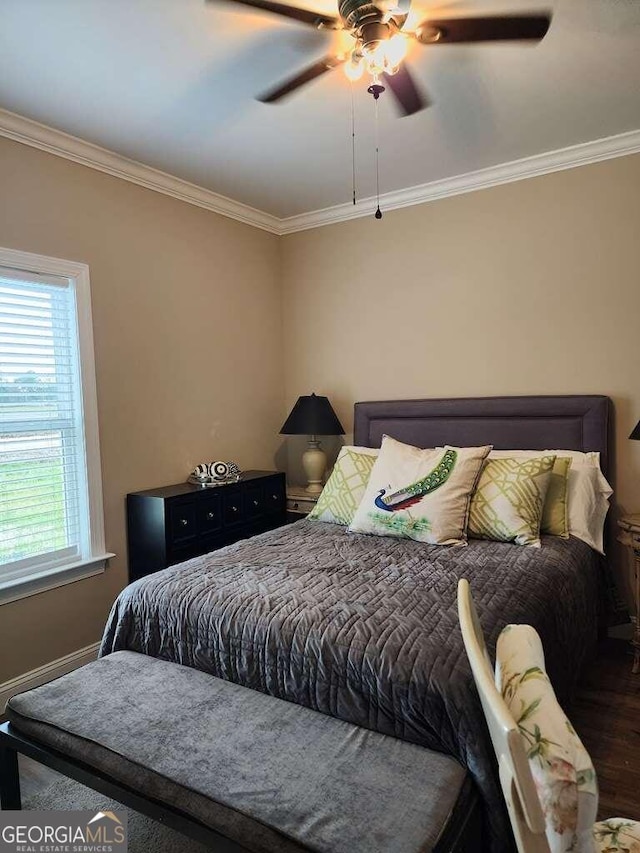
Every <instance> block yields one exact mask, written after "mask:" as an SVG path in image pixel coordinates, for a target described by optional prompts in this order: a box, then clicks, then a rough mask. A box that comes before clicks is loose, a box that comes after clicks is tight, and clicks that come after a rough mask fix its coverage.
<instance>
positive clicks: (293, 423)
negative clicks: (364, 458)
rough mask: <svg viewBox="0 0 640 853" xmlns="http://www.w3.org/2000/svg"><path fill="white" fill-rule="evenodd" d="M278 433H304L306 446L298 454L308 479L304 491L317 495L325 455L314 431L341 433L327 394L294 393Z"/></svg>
mask: <svg viewBox="0 0 640 853" xmlns="http://www.w3.org/2000/svg"><path fill="white" fill-rule="evenodd" d="M280 434H281V435H308V436H309V446H308V448H307V450H305V452H304V453H303V454H302V467H303V468H304V473H305V474H306V476H307V480H308V481H309V482H308V484H307V487H306V491H307V492H309V493H310V494H312V495H319V494H320V492H321V491H322V486H323V480H324V472H325V470H326V467H327V455H326V453H325V452H324V450H323V449H322V448H321V447H320V442H319V441H318V439H317V436H318V435H344V430H343V429H342V424H341V423H340V421H339V420H338V417H337V415H336V413H335V412H334V411H333V408H332V407H331V403H330V402H329V399H328V397H318V396H316V395H315V394H310V395H307V396H304V397H298V402H297V403H296V404H295V406H294V407H293V409H291V413H290V415H289V417H288V418H287V419H286V421H285V422H284V425H283V427H282V429H281V430H280Z"/></svg>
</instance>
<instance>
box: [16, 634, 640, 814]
mask: <svg viewBox="0 0 640 853" xmlns="http://www.w3.org/2000/svg"><path fill="white" fill-rule="evenodd" d="M631 663H632V659H631V657H630V655H629V645H628V643H626V642H624V641H622V640H607V641H606V642H605V643H603V644H602V645H601V646H600V648H599V650H598V656H597V659H596V660H595V661H594V663H593V665H592V666H591V667H590V668H589V670H588V671H587V672H585V674H584V675H583V678H582V681H581V685H580V688H579V690H578V693H577V696H576V699H575V701H574V703H573V705H572V707H571V708H570V709H569V716H570V717H571V721H572V723H573V725H574V727H575V728H576V731H577V732H578V734H579V735H580V737H581V738H582V740H583V742H584V745H585V746H586V748H587V750H588V751H589V753H590V754H591V757H592V759H593V763H594V765H595V767H596V771H597V773H598V781H599V784H600V814H599V818H600V819H604V818H607V817H626V818H633V819H636V820H640V674H638V675H632V674H631ZM21 776H22V790H23V796H24V797H25V798H26V797H28V795H29V793H30V792H36V791H38V790H41V789H42V788H43V787H45V786H46V785H48V784H50V782H51V781H52V780H53V779H54V778H55V777H56V776H57V774H56V773H54V771H52V770H48V769H47V768H46V767H41V766H40V765H37V764H35V763H34V762H33V761H30V760H29V759H24V758H21Z"/></svg>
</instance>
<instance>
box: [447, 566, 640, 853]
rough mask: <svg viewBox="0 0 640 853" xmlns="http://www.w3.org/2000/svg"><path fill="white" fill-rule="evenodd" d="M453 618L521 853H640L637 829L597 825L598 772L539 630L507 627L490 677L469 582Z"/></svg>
mask: <svg viewBox="0 0 640 853" xmlns="http://www.w3.org/2000/svg"><path fill="white" fill-rule="evenodd" d="M458 615H459V618H460V628H461V630H462V638H463V640H464V645H465V649H466V651H467V656H468V658H469V663H470V664H471V670H472V672H473V678H474V681H475V683H476V686H477V688H478V692H479V694H480V700H481V702H482V707H483V710H484V714H485V717H486V719H487V723H488V726H489V732H490V734H491V740H492V742H493V747H494V750H495V753H496V757H497V759H498V766H499V772H500V784H501V786H502V791H503V794H504V797H505V801H506V803H507V808H508V810H509V817H510V819H511V826H512V828H513V834H514V836H515V840H516V845H517V847H518V850H519V851H520V853H640V823H637V822H635V821H633V820H626V819H624V818H619V817H616V818H610V819H609V820H605V821H600V822H599V823H596V815H597V811H598V783H597V779H596V773H595V770H594V768H593V764H592V763H591V759H590V758H589V754H588V752H587V751H586V749H585V748H584V746H583V745H582V743H581V741H580V739H579V737H578V736H577V734H576V733H575V731H574V729H573V727H572V725H571V723H570V722H569V720H568V719H567V717H566V716H565V714H564V711H563V710H562V708H561V707H560V705H559V703H558V700H557V699H556V695H555V693H554V691H553V687H552V685H551V682H550V681H549V678H548V676H547V673H546V669H545V661H544V653H543V650H542V643H541V642H540V637H539V636H538V634H537V633H536V631H535V630H534V629H533V628H532V627H530V626H529V625H507V627H506V628H505V629H504V630H503V631H502V633H501V634H500V637H499V638H498V643H497V647H496V669H495V675H494V672H493V668H492V666H491V661H490V659H489V655H488V653H487V649H486V646H485V643H484V637H483V634H482V628H481V626H480V622H479V620H478V615H477V613H476V610H475V607H474V604H473V600H472V598H471V591H470V588H469V584H468V582H467V581H466V580H461V581H460V582H459V584H458Z"/></svg>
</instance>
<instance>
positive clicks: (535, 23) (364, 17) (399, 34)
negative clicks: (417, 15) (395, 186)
mask: <svg viewBox="0 0 640 853" xmlns="http://www.w3.org/2000/svg"><path fill="white" fill-rule="evenodd" d="M207 2H217V0H207ZM230 2H234V3H239V4H241V5H243V6H250V7H252V8H253V9H262V10H264V11H266V12H272V13H274V14H276V15H282V16H284V17H285V18H292V19H293V20H296V21H301V22H302V23H304V24H309V25H310V26H312V27H315V28H316V29H318V30H344V31H345V32H346V33H347V34H348V35H349V36H351V38H352V39H353V42H354V43H353V47H352V48H351V49H350V50H347V51H346V52H344V53H339V54H328V55H327V56H324V57H323V58H322V59H320V60H318V61H317V62H314V63H313V64H312V65H309V66H308V67H307V68H305V69H304V70H303V71H301V72H299V73H298V74H296V75H295V76H293V77H291V78H290V79H289V80H287V81H285V82H284V83H282V84H281V85H279V86H277V87H276V88H275V89H272V90H271V91H269V92H267V93H266V94H264V95H261V96H260V97H259V98H258V100H260V101H262V102H263V103H268V104H270V103H274V102H275V101H279V100H280V99H281V98H284V97H285V96H286V95H289V94H291V93H292V92H294V91H295V90H296V89H298V88H300V86H304V85H305V84H306V83H310V82H311V81H312V80H315V79H316V78H317V77H320V76H321V75H322V74H325V73H326V72H327V71H331V70H332V69H333V68H337V67H338V66H344V69H345V73H346V74H347V77H349V78H350V79H351V80H356V79H358V78H360V77H361V76H362V74H363V73H365V72H367V73H368V74H370V75H371V77H372V78H373V82H372V84H371V85H370V86H369V88H368V91H369V92H370V93H371V94H372V95H373V96H374V98H376V99H377V98H378V97H379V96H380V93H381V92H383V91H384V90H385V87H384V86H383V85H382V84H381V78H382V79H383V80H384V82H385V83H387V84H388V86H389V88H390V90H391V92H392V93H393V94H394V95H395V98H396V100H397V102H398V105H399V107H400V109H401V110H402V113H403V114H404V115H412V114H413V113H416V112H419V111H420V110H422V109H424V108H425V107H427V106H429V102H428V100H427V99H426V98H425V96H424V95H423V94H422V92H421V91H420V89H419V88H418V86H417V85H416V83H415V81H414V78H413V76H412V74H411V73H410V71H409V69H408V68H407V66H406V64H405V65H403V64H402V60H403V59H404V57H405V55H406V52H407V49H408V47H409V40H410V39H414V40H415V41H417V42H419V43H420V44H423V45H437V44H464V43H469V42H483V41H512V40H517V41H521V40H522V41H540V40H541V39H542V38H544V36H545V35H546V33H547V30H548V29H549V25H550V23H551V14H550V13H548V12H545V13H538V14H530V15H496V16H485V17H474V18H446V19H437V20H436V19H430V18H427V19H426V20H425V21H423V22H422V23H421V24H419V26H418V27H417V28H416V29H415V30H413V31H412V32H408V31H406V30H404V29H403V27H404V24H405V22H406V19H407V15H408V12H409V6H410V3H411V0H397V3H396V2H395V0H338V16H337V17H336V16H332V15H325V14H322V13H319V12H314V11H312V10H311V9H302V8H300V7H298V6H290V5H288V4H287V3H280V2H275V1H274V0H230Z"/></svg>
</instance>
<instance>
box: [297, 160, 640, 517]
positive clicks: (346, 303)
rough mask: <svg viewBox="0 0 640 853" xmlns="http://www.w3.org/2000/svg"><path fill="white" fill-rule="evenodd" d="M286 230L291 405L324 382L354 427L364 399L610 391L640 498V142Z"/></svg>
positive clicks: (626, 476)
mask: <svg viewBox="0 0 640 853" xmlns="http://www.w3.org/2000/svg"><path fill="white" fill-rule="evenodd" d="M283 244H284V245H283V284H284V292H283V305H284V329H285V365H286V368H285V372H286V373H285V385H286V404H287V407H290V405H291V404H292V402H293V401H294V400H295V399H296V397H297V395H299V394H308V393H310V392H311V391H312V390H314V391H316V392H317V393H322V394H327V395H328V396H329V398H330V399H331V401H332V403H333V404H334V408H335V409H336V411H337V414H338V416H339V417H340V418H341V420H342V422H343V424H344V426H345V429H347V430H348V431H351V430H352V428H353V427H352V422H353V419H352V413H353V403H354V401H356V400H380V399H396V398H397V399H402V398H412V397H464V396H482V395H495V394H573V393H578V394H582V393H598V394H608V395H610V396H611V397H612V398H613V400H614V403H615V409H616V424H617V425H616V438H617V443H616V444H617V477H616V480H617V489H618V501H619V504H620V505H621V506H623V507H624V508H625V509H627V510H630V509H635V510H640V442H630V441H628V440H627V436H628V434H629V432H630V431H631V428H632V427H633V425H634V424H635V423H636V421H637V420H638V419H639V418H640V331H639V323H640V155H636V156H633V157H625V158H621V159H618V160H611V161H608V162H606V163H601V164H597V165H592V166H586V167H582V168H579V169H572V170H569V171H565V172H559V173H556V174H551V175H547V176H544V177H540V178H535V179H531V180H527V181H522V182H519V183H514V184H509V185H505V186H501V187H496V188H494V189H490V190H484V191H481V192H476V193H469V194H467V195H463V196H458V197H455V198H449V199H445V200H441V201H437V202H433V203H430V204H424V205H421V206H419V207H412V208H408V209H405V210H398V211H393V212H389V213H387V214H385V216H384V218H383V220H382V221H381V222H376V221H374V219H373V217H371V218H366V219H359V220H354V221H353V222H350V223H344V224H339V225H335V226H329V227H324V228H319V229H315V230H313V231H306V232H301V233H298V234H294V235H291V236H288V237H286V238H284V240H283ZM292 467H293V469H294V471H296V472H297V467H296V465H295V463H294V464H293V465H292ZM294 476H295V474H294Z"/></svg>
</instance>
